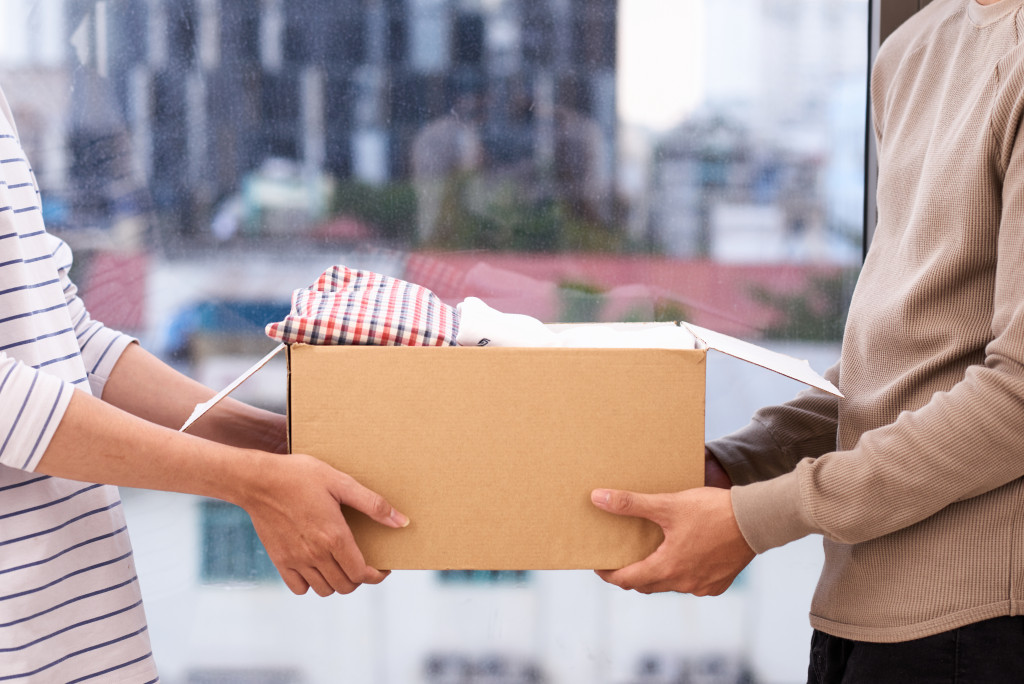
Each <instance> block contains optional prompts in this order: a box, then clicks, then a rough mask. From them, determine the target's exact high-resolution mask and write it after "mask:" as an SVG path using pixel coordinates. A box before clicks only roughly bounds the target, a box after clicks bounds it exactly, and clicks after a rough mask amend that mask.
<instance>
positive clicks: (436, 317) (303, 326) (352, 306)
mask: <svg viewBox="0 0 1024 684" xmlns="http://www.w3.org/2000/svg"><path fill="white" fill-rule="evenodd" d="M458 329H459V314H458V311H456V310H455V309H454V308H453V307H450V306H448V305H447V304H445V303H444V302H442V301H441V300H440V299H438V297H437V295H435V294H434V293H433V292H431V291H430V290H428V289H426V288H425V287H422V286H420V285H415V284H413V283H409V282H406V281H404V280H399V279H398V278H392V277H389V276H385V275H381V274H379V273H373V272H371V271H356V270H352V269H350V268H346V267H345V266H334V267H332V268H329V269H327V270H326V271H324V273H323V275H321V276H320V278H319V279H318V280H317V281H316V282H315V283H313V285H312V286H311V287H308V288H303V289H301V290H296V291H295V292H294V293H292V310H291V313H290V314H289V315H288V316H287V317H286V318H285V319H284V320H283V321H279V322H277V323H271V324H270V325H268V326H267V328H266V331H267V335H269V336H270V337H272V338H273V339H275V340H280V341H281V342H286V343H288V344H292V343H294V342H304V343H306V344H371V345H384V346H399V345H402V346H421V347H422V346H427V347H441V346H446V345H454V344H455V337H456V335H457V333H458Z"/></svg>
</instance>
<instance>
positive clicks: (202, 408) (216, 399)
mask: <svg viewBox="0 0 1024 684" xmlns="http://www.w3.org/2000/svg"><path fill="white" fill-rule="evenodd" d="M286 346H287V345H285V344H284V343H283V342H282V343H281V344H279V345H277V346H276V347H274V349H273V351H271V352H270V353H269V354H267V355H266V356H264V357H263V358H262V359H260V360H259V361H257V362H256V363H254V364H253V365H252V366H250V367H249V370H247V371H245V372H244V373H242V374H241V375H239V376H238V377H237V378H235V379H234V380H233V381H232V382H231V384H230V385H228V386H227V387H225V388H224V389H222V390H221V391H220V392H217V394H216V395H214V396H213V398H212V399H210V400H209V401H204V402H203V403H201V404H196V407H195V409H194V410H193V411H192V415H190V416H189V417H188V420H186V421H185V424H184V425H182V426H181V427H180V428H179V429H178V432H185V431H186V430H188V429H189V428H190V427H192V424H193V423H195V422H196V421H197V420H199V419H200V418H202V417H203V415H204V414H205V413H206V412H207V411H209V410H210V409H212V408H213V407H214V406H216V405H217V404H219V403H220V402H221V400H222V399H224V398H225V397H227V396H228V395H229V394H231V393H232V392H234V391H235V390H236V389H237V388H238V386H239V385H241V384H242V383H243V382H245V381H246V380H248V379H249V378H251V377H252V376H253V375H255V374H256V371H258V370H259V369H261V368H263V367H264V366H266V365H267V364H268V363H269V362H270V360H271V359H272V358H274V357H275V356H277V355H278V354H280V353H281V352H282V351H283V350H284V349H285V347H286Z"/></svg>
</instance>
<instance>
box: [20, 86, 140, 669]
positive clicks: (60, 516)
mask: <svg viewBox="0 0 1024 684" xmlns="http://www.w3.org/2000/svg"><path fill="white" fill-rule="evenodd" d="M70 268H71V251H70V250H69V249H68V247H67V245H65V244H64V243H63V242H61V241H60V240H58V239H57V238H55V237H53V236H51V235H50V234H48V233H47V232H46V230H45V228H44V227H43V219H42V213H41V210H40V197H39V191H38V187H37V185H36V182H35V177H34V175H33V173H32V169H31V167H30V166H29V163H28V161H27V160H26V158H25V153H24V151H23V150H22V148H21V145H20V144H19V142H18V138H17V133H16V132H15V128H14V122H13V119H12V117H11V112H10V108H9V107H8V105H7V101H6V98H5V97H4V95H3V92H2V91H0V683H5V682H18V683H19V684H20V683H24V682H111V681H116V682H139V683H141V682H154V681H156V679H157V675H156V667H155V665H154V663H153V657H152V653H151V650H150V645H149V634H148V631H147V628H146V619H145V615H144V613H143V609H142V598H141V594H140V591H139V583H138V578H137V577H136V574H135V564H134V561H133V559H132V550H131V544H130V542H129V540H128V532H127V530H126V529H125V521H124V515H123V513H122V509H121V500H120V497H119V495H118V492H117V489H116V488H114V487H109V486H104V485H96V484H88V483H83V482H73V481H70V480H62V479H59V478H53V477H46V476H42V475H39V474H37V473H34V472H33V470H34V469H35V467H36V465H37V464H38V462H39V459H40V458H41V457H42V455H43V452H44V451H45V450H46V447H47V444H48V443H49V441H50V438H51V437H52V436H53V433H54V431H55V430H56V428H57V425H58V424H59V423H60V420H61V418H62V416H63V414H64V411H65V410H66V409H67V406H68V403H69V402H70V400H71V395H72V392H73V391H74V390H76V389H77V390H80V391H83V392H90V393H94V394H97V395H99V394H100V393H101V392H102V388H103V383H104V381H105V380H106V378H107V376H108V375H109V373H110V371H111V370H112V369H113V366H114V363H115V362H116V361H117V359H118V357H119V356H120V354H121V352H122V351H124V348H125V347H126V346H127V345H128V344H129V343H130V342H131V338H129V337H127V336H125V335H122V334H121V333H118V332H115V331H112V330H109V329H107V328H105V327H103V325H102V324H100V323H99V322H97V321H93V320H91V319H90V317H89V314H88V312H87V311H86V309H85V307H84V305H83V304H82V301H81V300H80V299H79V298H78V296H77V290H76V288H75V286H74V284H72V283H71V281H70V280H69V278H68V270H69V269H70Z"/></svg>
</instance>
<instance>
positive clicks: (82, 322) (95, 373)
mask: <svg viewBox="0 0 1024 684" xmlns="http://www.w3.org/2000/svg"><path fill="white" fill-rule="evenodd" d="M49 237H50V239H51V240H53V242H54V251H53V255H54V256H53V258H54V261H55V263H56V264H57V272H58V275H59V276H60V284H61V287H62V288H64V297H65V300H66V301H67V305H68V313H69V314H70V316H71V320H72V322H73V323H74V326H75V336H76V337H77V339H78V346H79V348H80V349H81V350H82V362H83V363H84V364H85V370H86V374H87V377H88V378H89V387H90V389H92V393H93V395H94V396H97V397H102V396H103V387H104V385H105V384H106V382H107V378H109V377H110V373H111V371H112V370H113V369H114V364H116V363H117V360H118V359H119V358H120V357H121V353H122V352H123V351H124V350H125V348H126V347H127V346H128V345H129V344H131V343H132V342H134V341H135V338H133V337H131V336H130V335H125V334H124V333H121V332H118V331H116V330H112V329H110V328H107V327H106V326H104V325H103V324H102V323H101V322H99V321H95V320H93V319H92V317H90V316H89V311H88V310H87V309H86V308H85V303H84V302H83V301H82V299H81V298H80V297H79V296H78V288H77V287H76V286H75V284H74V283H73V282H72V281H71V278H70V277H69V275H68V273H69V271H70V270H71V264H72V261H73V257H72V253H71V249H70V248H69V247H68V246H67V244H66V243H65V242H64V241H62V240H60V239H59V238H56V237H53V236H49Z"/></svg>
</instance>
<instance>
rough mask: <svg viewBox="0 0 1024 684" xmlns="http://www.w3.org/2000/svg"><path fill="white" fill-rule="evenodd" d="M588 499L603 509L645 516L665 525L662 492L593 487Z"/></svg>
mask: <svg viewBox="0 0 1024 684" xmlns="http://www.w3.org/2000/svg"><path fill="white" fill-rule="evenodd" d="M590 501H591V502H592V503H593V504H594V505H595V506H597V507H598V508H600V509H601V510H603V511H608V512H609V513H614V514H615V515H626V516H630V517H633V518H647V519H648V520H652V521H654V522H656V523H657V524H658V525H661V526H662V527H665V525H667V524H668V523H669V520H668V518H667V516H666V515H665V497H664V495H662V494H639V493H637V492H625V491H622V490H620V489H595V490H594V491H593V492H591V493H590Z"/></svg>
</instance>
